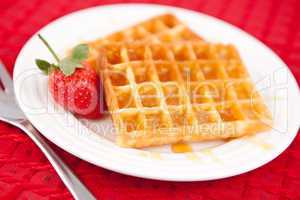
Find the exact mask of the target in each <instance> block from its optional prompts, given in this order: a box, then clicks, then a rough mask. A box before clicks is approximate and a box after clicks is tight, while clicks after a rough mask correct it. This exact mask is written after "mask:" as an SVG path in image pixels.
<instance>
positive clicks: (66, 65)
mask: <svg viewBox="0 0 300 200" xmlns="http://www.w3.org/2000/svg"><path fill="white" fill-rule="evenodd" d="M58 66H59V68H60V70H61V71H62V72H63V73H64V74H65V75H66V76H69V75H71V74H73V73H74V71H75V69H76V68H77V67H80V63H79V62H78V61H76V60H74V59H70V58H64V59H62V60H60V61H59V63H58Z"/></svg>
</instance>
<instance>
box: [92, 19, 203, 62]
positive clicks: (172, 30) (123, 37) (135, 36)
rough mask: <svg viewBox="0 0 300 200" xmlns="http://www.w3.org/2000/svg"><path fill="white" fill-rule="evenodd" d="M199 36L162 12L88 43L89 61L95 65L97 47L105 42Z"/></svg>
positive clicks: (191, 38)
mask: <svg viewBox="0 0 300 200" xmlns="http://www.w3.org/2000/svg"><path fill="white" fill-rule="evenodd" d="M199 40H202V38H201V37H200V36H198V35H197V34H195V33H194V32H193V31H192V30H190V29H189V28H188V27H187V26H186V25H185V24H184V23H182V22H181V21H179V20H178V19H177V18H176V17H175V16H174V15H172V14H163V15H159V16H156V17H153V18H150V19H148V20H146V21H144V22H141V23H139V24H136V25H134V26H131V27H129V28H126V29H124V30H121V31H118V32H115V33H113V34H111V35H108V36H106V37H105V38H101V39H98V40H95V41H93V42H90V43H89V46H90V50H91V53H90V57H89V62H90V63H92V65H95V62H96V59H97V56H98V48H99V47H101V46H102V45H103V44H105V43H124V42H125V43H130V42H136V41H143V42H153V43H157V42H175V41H199Z"/></svg>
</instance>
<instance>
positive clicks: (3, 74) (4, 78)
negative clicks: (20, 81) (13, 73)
mask: <svg viewBox="0 0 300 200" xmlns="http://www.w3.org/2000/svg"><path fill="white" fill-rule="evenodd" d="M0 80H1V82H2V84H3V85H4V89H5V91H6V92H8V93H10V92H12V91H13V82H12V79H11V77H10V75H9V73H8V72H7V70H6V69H5V67H4V64H3V63H2V62H1V60H0Z"/></svg>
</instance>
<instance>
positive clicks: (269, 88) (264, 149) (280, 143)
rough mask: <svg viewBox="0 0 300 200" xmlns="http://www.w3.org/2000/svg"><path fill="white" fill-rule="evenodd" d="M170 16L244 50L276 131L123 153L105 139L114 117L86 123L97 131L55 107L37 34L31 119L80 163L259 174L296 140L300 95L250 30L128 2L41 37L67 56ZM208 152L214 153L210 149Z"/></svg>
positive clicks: (146, 171) (28, 63) (25, 84)
mask: <svg viewBox="0 0 300 200" xmlns="http://www.w3.org/2000/svg"><path fill="white" fill-rule="evenodd" d="M165 12H171V13H174V14H175V15H176V16H177V17H179V18H180V19H181V20H182V21H184V22H185V23H187V24H188V25H189V26H190V27H191V28H192V29H193V30H194V31H195V32H197V33H199V34H200V35H201V36H203V37H204V38H205V39H207V40H209V41H214V42H224V43H228V42H230V43H234V44H235V45H236V46H237V47H238V49H239V51H240V52H241V56H242V58H243V60H244V61H245V64H246V66H247V67H248V69H249V71H250V74H251V76H252V78H253V79H254V80H255V81H256V83H257V88H259V90H260V91H261V92H262V94H263V96H264V98H265V100H266V102H267V104H268V106H269V108H270V110H271V111H273V116H274V121H275V126H274V129H273V130H272V131H269V132H266V133H262V134H258V135H255V136H253V137H246V138H241V139H236V140H232V141H230V142H227V143H225V142H220V141H216V142H210V143H198V144H193V148H194V149H195V152H193V153H184V154H175V153H172V152H171V151H170V146H164V147H160V148H149V149H144V150H136V149H126V148H120V147H118V146H116V145H115V144H114V143H113V142H111V141H110V140H109V139H107V138H106V137H103V134H106V136H107V135H110V134H109V133H110V132H111V130H112V129H111V127H112V123H111V121H110V119H109V118H108V119H105V120H101V121H100V122H99V123H98V124H97V123H91V122H87V123H88V124H89V125H90V126H92V127H90V129H88V128H87V127H86V126H84V125H83V123H82V122H80V121H79V120H78V119H76V118H75V117H73V115H71V114H69V113H67V112H65V111H63V110H62V109H61V108H57V107H55V105H54V104H53V102H52V101H51V98H50V97H49V96H50V95H49V94H48V92H47V77H46V76H44V75H42V74H41V73H40V72H39V70H38V69H37V68H36V66H35V64H34V59H35V58H44V59H47V60H53V59H52V57H51V55H50V54H49V52H48V51H47V50H46V48H45V47H44V46H43V45H42V43H41V41H39V40H38V38H37V37H36V35H34V36H33V37H32V38H31V39H30V40H29V41H28V42H27V43H26V45H25V46H24V47H23V49H22V50H21V52H20V54H19V56H18V58H17V61H16V65H15V71H14V83H15V90H16V94H17V99H18V102H19V103H20V106H21V108H22V109H23V110H24V112H25V113H26V116H27V117H28V119H29V120H30V121H31V122H32V123H33V124H34V126H36V128H37V129H38V130H40V132H41V133H43V135H44V136H46V137H47V138H48V139H49V140H51V141H52V142H54V143H55V144H57V145H58V146H60V147H61V148H63V149H65V150H66V151H68V152H70V153H72V154H74V155H76V156H78V157H79V158H82V159H83V160H86V161H88V162H91V163H93V164H95V165H98V166H101V167H104V168H107V169H110V170H113V171H116V172H120V173H124V174H129V175H133V176H138V177H144V178H151V179H159V180H171V181H198V180H211V179H219V178H224V177H229V176H233V175H237V174H241V173H244V172H247V171H249V170H252V169H255V168H257V167H259V166H261V165H263V164H265V163H267V162H269V161H271V160H272V159H274V158H275V157H276V156H278V155H279V154H280V153H281V152H282V151H283V150H285V149H286V148H287V147H288V145H289V144H290V143H291V142H292V140H293V139H294V137H295V136H296V133H297V130H298V127H299V116H297V113H300V107H299V105H300V104H299V102H300V98H299V89H298V86H297V83H296V81H295V79H294V77H293V76H292V74H291V73H290V71H289V70H288V68H287V66H286V65H285V64H284V63H283V62H282V60H281V59H280V58H279V57H278V56H277V55H275V54H274V53H273V52H272V51H271V50H270V49H269V48H267V47H266V46H265V45H263V44H262V43H261V42H259V41H258V40H256V39H254V38H253V37H251V36H249V35H248V34H246V33H244V32H243V31H241V30H239V29H237V28H235V27H233V26H231V25H229V24H227V23H225V22H222V21H220V20H218V19H215V18H213V17H209V16H206V15H204V14H200V13H196V12H193V11H188V10H184V9H180V8H174V7H167V6H159V5H146V4H121V5H111V6H101V7H94V8H90V9H86V10H81V11H78V12H75V13H72V14H69V15H67V16H64V17H62V18H60V19H57V20H55V21H54V22H52V23H50V24H49V25H47V26H46V27H44V28H43V29H41V30H40V31H39V32H40V33H42V34H43V35H44V36H45V37H46V38H47V40H48V41H50V43H51V44H52V46H53V47H54V49H56V50H57V51H59V52H60V53H63V52H65V51H66V50H67V49H68V48H70V47H72V46H73V45H75V44H77V43H79V42H81V41H85V40H91V39H95V38H98V37H102V36H104V35H106V34H108V33H111V32H114V31H116V30H119V29H122V28H124V27H127V26H129V25H132V24H134V23H136V22H139V21H141V20H144V19H147V18H149V17H151V16H154V15H157V14H160V13H165ZM95 124H96V125H97V126H94V125H95ZM99 125H100V126H99ZM96 129H97V130H96ZM93 130H94V131H93ZM112 133H113V132H112ZM207 146H214V147H211V148H204V147H207ZM203 148H204V149H203Z"/></svg>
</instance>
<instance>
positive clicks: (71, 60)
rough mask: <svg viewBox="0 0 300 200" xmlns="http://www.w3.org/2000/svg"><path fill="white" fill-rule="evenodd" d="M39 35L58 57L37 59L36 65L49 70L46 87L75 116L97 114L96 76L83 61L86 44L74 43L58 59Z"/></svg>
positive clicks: (95, 116)
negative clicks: (74, 44) (67, 54)
mask: <svg viewBox="0 0 300 200" xmlns="http://www.w3.org/2000/svg"><path fill="white" fill-rule="evenodd" d="M38 36H39V38H40V39H41V40H42V42H43V43H44V44H45V45H46V47H47V48H48V49H49V51H50V53H51V54H52V55H53V57H54V58H55V60H56V61H57V63H55V64H53V63H49V62H47V61H45V60H41V59H36V64H37V66H38V67H39V69H40V70H42V71H43V72H44V73H45V74H49V83H48V84H49V90H50V92H51V94H52V96H53V98H54V100H55V101H56V102H57V103H58V104H60V105H62V106H63V107H64V108H66V109H67V110H69V111H70V112H73V113H74V114H76V115H78V116H82V117H85V118H89V119H96V118H99V117H100V116H101V113H100V100H99V93H100V92H99V78H98V76H97V73H96V72H95V70H94V69H92V68H91V67H90V65H89V64H87V62H86V58H87V56H88V50H89V49H88V45H86V44H80V45H77V46H76V47H75V48H74V49H73V51H72V53H71V55H70V56H68V57H66V58H63V59H59V58H58V56H57V55H56V54H55V52H54V51H53V49H52V48H51V47H50V45H49V44H48V43H47V41H46V40H45V39H44V38H43V37H42V36H41V35H38Z"/></svg>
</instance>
